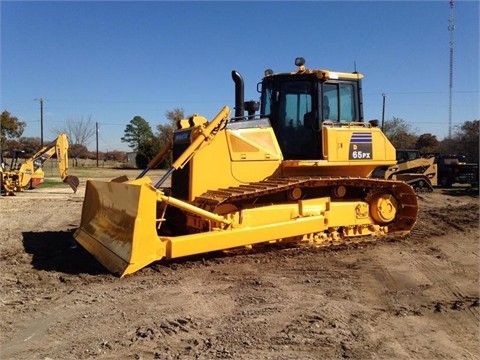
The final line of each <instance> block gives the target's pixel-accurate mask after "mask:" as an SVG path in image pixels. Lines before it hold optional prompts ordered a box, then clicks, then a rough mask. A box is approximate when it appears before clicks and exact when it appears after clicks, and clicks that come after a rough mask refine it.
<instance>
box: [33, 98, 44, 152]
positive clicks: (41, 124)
mask: <svg viewBox="0 0 480 360" xmlns="http://www.w3.org/2000/svg"><path fill="white" fill-rule="evenodd" d="M33 100H35V101H40V147H43V98H40V99H33Z"/></svg>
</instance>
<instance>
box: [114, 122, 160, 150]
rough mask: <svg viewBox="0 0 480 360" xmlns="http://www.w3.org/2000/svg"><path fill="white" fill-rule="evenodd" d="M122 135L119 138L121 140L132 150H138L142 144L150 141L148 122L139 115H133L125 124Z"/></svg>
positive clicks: (150, 132) (150, 133) (150, 131)
mask: <svg viewBox="0 0 480 360" xmlns="http://www.w3.org/2000/svg"><path fill="white" fill-rule="evenodd" d="M124 134H125V135H124V136H123V137H122V138H121V141H122V142H125V143H127V144H128V146H129V147H130V148H131V149H132V150H133V151H137V152H138V151H139V150H140V147H141V146H142V147H143V149H144V144H146V143H147V144H148V143H151V141H152V138H153V137H154V136H153V132H152V128H151V127H150V124H149V123H148V122H147V120H145V119H144V118H142V117H141V116H135V117H134V118H133V119H132V120H130V123H129V124H127V126H126V128H125V130H124Z"/></svg>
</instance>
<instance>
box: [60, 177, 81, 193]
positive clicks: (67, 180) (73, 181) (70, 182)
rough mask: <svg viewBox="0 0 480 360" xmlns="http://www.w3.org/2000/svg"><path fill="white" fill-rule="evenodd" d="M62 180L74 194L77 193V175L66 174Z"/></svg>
mask: <svg viewBox="0 0 480 360" xmlns="http://www.w3.org/2000/svg"><path fill="white" fill-rule="evenodd" d="M63 182H65V183H67V184H68V185H69V186H70V187H71V188H72V190H73V193H74V194H76V193H77V189H78V185H80V180H79V179H78V177H76V176H73V175H67V177H66V178H65V179H63Z"/></svg>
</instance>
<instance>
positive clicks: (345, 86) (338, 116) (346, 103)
mask: <svg viewBox="0 0 480 360" xmlns="http://www.w3.org/2000/svg"><path fill="white" fill-rule="evenodd" d="M322 112H323V116H322V118H323V120H331V121H336V122H342V123H348V122H351V121H356V120H358V119H357V118H356V115H355V88H354V86H353V84H352V83H342V82H338V83H328V82H327V83H325V84H323V97H322Z"/></svg>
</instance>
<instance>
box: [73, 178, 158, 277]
mask: <svg viewBox="0 0 480 360" xmlns="http://www.w3.org/2000/svg"><path fill="white" fill-rule="evenodd" d="M149 183H150V179H149V178H148V177H143V178H141V179H138V180H133V181H129V182H123V183H122V182H106V181H98V180H88V181H87V184H86V189H85V200H84V203H83V209H82V219H81V223H80V227H79V228H78V229H77V231H76V232H75V234H74V237H75V239H76V240H77V242H78V243H79V244H80V245H82V246H83V247H84V248H85V249H86V250H87V251H88V252H89V253H90V254H92V255H93V256H94V257H95V258H96V259H97V260H98V261H99V262H100V263H101V264H102V265H103V266H105V267H106V268H107V269H108V270H109V271H110V272H112V273H114V274H117V275H119V276H120V277H122V276H124V275H127V274H130V273H133V272H135V271H137V270H139V269H141V268H143V267H145V266H146V265H148V264H150V263H152V262H154V261H156V260H160V259H161V258H163V257H164V256H165V246H164V244H163V243H162V242H161V241H160V240H159V238H158V235H157V231H156V209H157V198H156V189H155V188H153V187H152V186H151V185H150V184H149Z"/></svg>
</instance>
